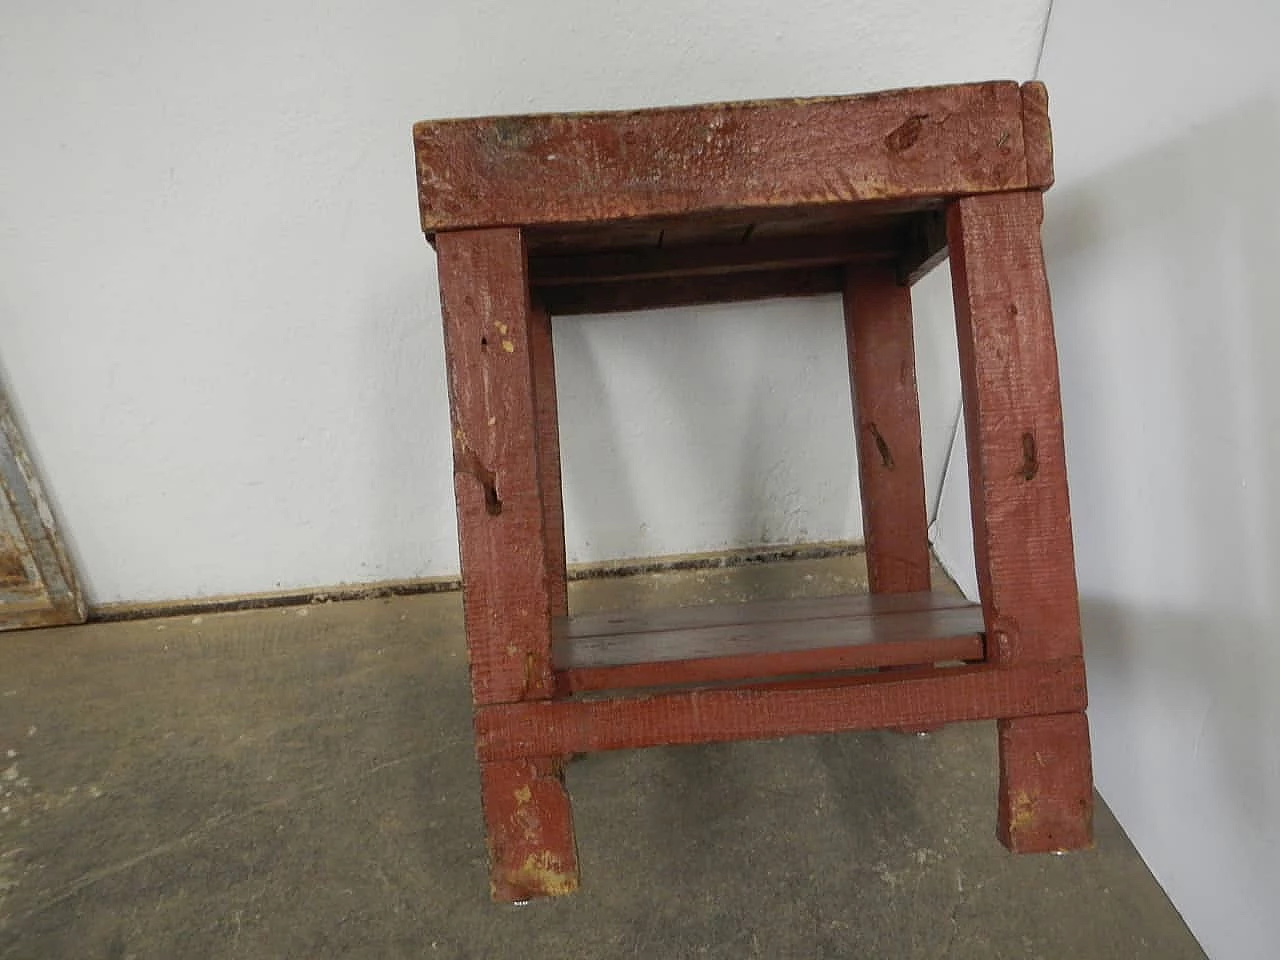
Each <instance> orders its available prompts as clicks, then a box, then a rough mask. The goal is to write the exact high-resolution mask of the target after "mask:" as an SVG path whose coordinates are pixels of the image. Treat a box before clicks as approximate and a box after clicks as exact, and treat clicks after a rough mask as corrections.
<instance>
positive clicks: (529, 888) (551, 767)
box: [480, 758, 578, 903]
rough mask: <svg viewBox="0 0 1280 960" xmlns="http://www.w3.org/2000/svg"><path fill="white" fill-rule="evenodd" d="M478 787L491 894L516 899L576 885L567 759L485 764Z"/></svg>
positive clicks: (507, 900)
mask: <svg viewBox="0 0 1280 960" xmlns="http://www.w3.org/2000/svg"><path fill="white" fill-rule="evenodd" d="M480 790H481V802H482V803H483V805H484V822H485V832H486V834H487V839H488V845H489V892H490V894H491V895H492V897H493V899H494V900H496V901H498V902H502V903H513V902H517V901H522V900H531V899H533V898H534V897H558V896H562V895H563V894H566V893H573V892H574V891H575V890H577V889H578V852H577V846H576V844H575V842H574V834H573V811H572V808H571V807H570V805H569V793H568V791H566V790H565V787H564V774H563V762H562V761H560V760H554V759H548V758H538V759H534V760H497V761H488V762H485V763H482V764H481V765H480Z"/></svg>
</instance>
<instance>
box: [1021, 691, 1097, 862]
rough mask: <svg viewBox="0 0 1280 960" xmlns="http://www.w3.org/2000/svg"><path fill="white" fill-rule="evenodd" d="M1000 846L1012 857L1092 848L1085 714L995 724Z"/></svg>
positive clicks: (1091, 814) (1058, 715)
mask: <svg viewBox="0 0 1280 960" xmlns="http://www.w3.org/2000/svg"><path fill="white" fill-rule="evenodd" d="M999 732H1000V820H999V836H1000V842H1001V843H1003V844H1004V845H1005V846H1006V847H1008V848H1009V849H1010V850H1012V851H1013V852H1014V853H1050V852H1054V851H1061V850H1081V849H1084V848H1086V847H1090V846H1092V845H1093V773H1092V769H1091V767H1090V762H1089V722H1088V720H1086V719H1085V715H1084V714H1083V713H1061V714H1057V715H1055V716H1050V717H1023V718H1021V719H1018V720H1001V721H999Z"/></svg>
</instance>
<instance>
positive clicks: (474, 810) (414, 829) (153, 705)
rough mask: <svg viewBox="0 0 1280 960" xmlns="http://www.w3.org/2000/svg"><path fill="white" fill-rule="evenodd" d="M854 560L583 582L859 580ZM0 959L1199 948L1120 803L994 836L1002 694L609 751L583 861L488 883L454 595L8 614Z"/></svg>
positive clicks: (585, 767)
mask: <svg viewBox="0 0 1280 960" xmlns="http://www.w3.org/2000/svg"><path fill="white" fill-rule="evenodd" d="M857 568H858V563H857V561H856V559H855V560H849V559H834V560H821V561H793V562H790V563H782V564H773V565H764V566H754V567H746V568H742V569H738V570H731V571H715V572H704V573H682V574H664V575H661V576H656V577H654V576H650V577H637V578H631V579H629V580H625V581H591V582H584V583H581V584H577V585H575V595H574V604H575V607H576V608H577V609H580V610H586V609H604V608H614V607H619V606H628V605H632V604H640V603H646V602H653V600H654V598H655V597H657V596H659V595H662V594H664V593H665V594H667V595H675V596H678V597H679V598H681V599H682V600H683V601H686V602H687V601H694V600H698V599H707V598H719V599H727V598H732V597H738V596H769V595H784V594H794V593H801V592H803V593H809V594H821V593H828V592H840V591H847V590H848V589H849V586H850V584H851V583H853V582H856V581H857V580H858V578H859V575H860V574H859V570H858V569H857ZM0 646H2V649H0V958H6V960H8V958H41V960H49V958H61V957H75V958H82V957H95V958H96V957H103V958H116V960H122V958H126V957H137V958H144V957H146V958H152V957H154V958H165V960H170V958H184V960H185V958H202V957H334V956H351V957H370V958H374V957H377V958H384V957H441V958H446V957H450V958H453V957H457V958H462V957H467V958H482V957H483V958H488V957H495V958H505V957H519V958H537V957H554V958H568V957H661V958H682V957H733V958H739V957H770V958H793V957H794V958H801V957H803V958H811V957H868V958H916V957H929V958H942V957H951V958H959V957H974V958H984V960H989V958H999V957H1009V958H1019V960H1027V958H1035V957H1042V958H1054V960H1056V958H1072V960H1080V958H1092V957H1106V958H1126V960H1127V958H1138V957H1151V958H1160V960H1177V958H1184V957H1201V956H1203V954H1202V953H1201V951H1200V949H1199V948H1198V947H1197V945H1196V943H1195V941H1194V940H1193V939H1192V937H1191V935H1190V934H1189V933H1188V931H1187V929H1186V927H1185V926H1184V924H1183V923H1182V921H1181V919H1180V918H1179V917H1178V915H1177V913H1176V912H1175V911H1174V909H1173V908H1172V906H1171V905H1170V904H1169V902H1168V901H1167V899H1166V898H1165V896H1164V894H1163V892H1162V891H1161V890H1160V888H1159V887H1158V886H1157V885H1156V883H1155V881H1154V880H1153V879H1152V878H1151V876H1150V875H1149V874H1148V873H1147V870H1146V868H1145V867H1144V865H1143V863H1142V861H1141V860H1140V859H1139V858H1138V856H1137V855H1136V853H1135V852H1134V850H1133V848H1132V847H1131V846H1130V844H1129V842H1128V840H1127V839H1126V838H1125V836H1124V833H1123V832H1122V831H1121V829H1120V827H1119V826H1118V825H1117V824H1116V822H1115V820H1114V818H1113V817H1112V816H1111V814H1110V813H1109V812H1108V811H1107V809H1106V808H1105V806H1100V807H1099V810H1098V817H1097V840H1098V842H1097V848H1096V849H1094V850H1092V851H1090V852H1087V853H1083V854H1076V855H1072V856H1066V857H1049V856H1033V857H1014V856H1012V855H1010V854H1008V853H1006V852H1005V851H1004V850H1003V849H1002V848H1001V847H1000V846H999V844H998V843H997V842H996V840H995V838H994V821H995V777H994V774H995V750H994V736H993V729H992V725H991V724H976V725H968V726H958V727H951V728H948V729H945V730H943V731H941V732H939V733H936V734H934V735H932V736H931V737H928V738H916V737H909V736H903V735H898V734H892V733H879V732H876V733H867V734H846V735H840V736H824V737H807V738H797V739H792V740H787V741H776V742H767V743H749V744H747V743H744V744H728V745H714V746H707V747H680V748H672V749H661V750H648V751H634V752H625V753H614V754H599V755H592V756H588V757H585V758H583V759H581V760H579V761H577V762H575V763H574V764H573V765H572V766H571V767H570V772H569V783H570V790H571V793H572V795H573V798H574V805H575V814H576V820H577V825H578V841H579V848H580V855H581V861H582V874H583V884H584V887H583V890H582V891H581V892H580V893H578V894H576V895H575V896H572V897H568V898H562V899H559V900H554V901H541V902H537V903H534V904H531V905H529V906H526V907H509V906H495V905H493V904H491V903H490V902H489V899H488V889H487V882H486V876H485V864H484V840H483V836H482V833H481V822H480V814H479V804H478V778H477V773H476V766H475V763H474V760H473V758H472V753H471V743H470V716H469V701H468V696H467V681H466V668H465V663H466V654H465V649H464V646H463V639H462V632H461V603H460V600H459V597H458V596H457V595H456V594H440V595H434V596H418V597H407V598H396V599H383V600H368V601H357V602H348V603H336V604H328V605H319V606H311V607H301V608H286V609H277V610H268V611H259V612H251V613H233V614H221V615H212V616H204V617H200V618H191V617H187V618H180V619H170V620H147V621H137V622H132V623H116V624H100V625H96V626H90V627H81V628H73V629H64V630H46V631H41V632H33V633H26V634H10V635H7V636H3V637H0Z"/></svg>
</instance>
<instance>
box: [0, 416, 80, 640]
mask: <svg viewBox="0 0 1280 960" xmlns="http://www.w3.org/2000/svg"><path fill="white" fill-rule="evenodd" d="M84 618H85V604H84V597H83V595H82V594H81V592H80V587H79V584H78V583H77V582H76V576H75V570H74V569H73V568H72V566H71V560H70V558H69V556H68V554H67V551H66V548H65V547H64V546H63V544H62V541H61V539H60V538H59V536H58V531H57V527H56V524H55V523H54V518H53V511H52V510H50V508H49V503H48V500H47V499H46V498H45V495H44V491H43V490H42V488H41V486H40V481H39V479H38V478H37V477H36V473H35V470H34V469H33V467H32V465H31V460H30V458H29V457H28V456H27V453H26V450H25V448H24V446H23V442H22V436H21V434H20V432H19V431H18V426H17V423H16V422H15V421H14V418H13V413H12V411H11V410H10V408H9V402H8V399H7V398H6V397H5V395H4V393H3V391H2V390H0V630H15V629H21V628H25V627H49V626H58V625H61V624H68V623H83V622H84Z"/></svg>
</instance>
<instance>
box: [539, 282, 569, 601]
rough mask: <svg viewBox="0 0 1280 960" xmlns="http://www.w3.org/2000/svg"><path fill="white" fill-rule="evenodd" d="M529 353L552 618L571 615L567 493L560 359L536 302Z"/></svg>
mask: <svg viewBox="0 0 1280 960" xmlns="http://www.w3.org/2000/svg"><path fill="white" fill-rule="evenodd" d="M529 351H530V358H531V362H532V364H533V399H534V405H535V406H536V407H537V411H538V476H539V478H540V482H541V489H542V521H543V529H544V531H545V535H546V540H547V589H548V593H549V594H550V599H551V615H552V616H553V617H563V616H565V615H566V614H568V612H569V592H568V573H567V569H566V563H567V561H566V556H565V542H564V494H563V491H562V490H561V478H560V412H559V404H558V403H557V401H556V357H555V348H554V344H553V341H552V337H551V315H550V314H549V313H548V312H547V309H546V307H545V306H543V305H542V304H540V303H536V302H535V303H534V304H533V307H532V310H531V311H530V314H529Z"/></svg>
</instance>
